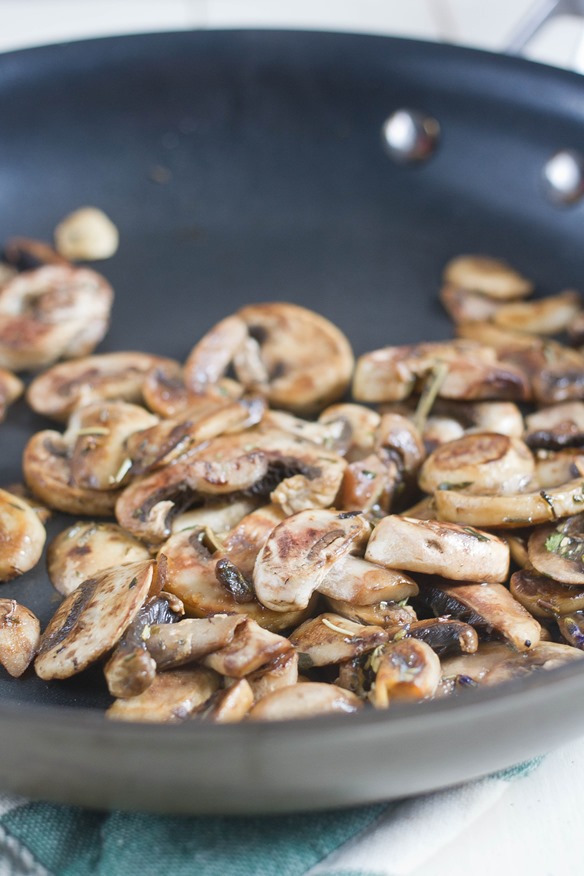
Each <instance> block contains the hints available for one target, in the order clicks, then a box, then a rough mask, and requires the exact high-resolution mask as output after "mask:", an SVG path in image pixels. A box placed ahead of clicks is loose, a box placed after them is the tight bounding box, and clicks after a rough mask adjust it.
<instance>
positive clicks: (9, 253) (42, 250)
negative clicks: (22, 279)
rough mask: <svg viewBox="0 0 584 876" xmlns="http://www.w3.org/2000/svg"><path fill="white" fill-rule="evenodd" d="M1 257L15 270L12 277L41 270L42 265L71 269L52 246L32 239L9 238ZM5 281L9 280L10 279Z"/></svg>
mask: <svg viewBox="0 0 584 876" xmlns="http://www.w3.org/2000/svg"><path fill="white" fill-rule="evenodd" d="M2 255H3V258H4V259H5V261H6V262H8V263H9V264H10V265H13V266H14V268H15V270H14V272H13V274H12V276H15V275H16V274H17V273H18V272H20V271H30V270H32V269H33V268H42V267H43V266H44V265H65V266H66V267H71V262H70V261H69V260H68V259H66V258H64V257H63V256H62V255H60V254H59V253H58V252H57V251H56V250H55V249H53V247H52V246H49V244H48V243H45V242H44V241H42V240H35V239H34V238H32V237H10V238H9V239H8V240H7V241H6V244H5V245H4V252H3V254H2ZM6 279H11V277H7V278H6ZM3 282H6V280H4V281H3Z"/></svg>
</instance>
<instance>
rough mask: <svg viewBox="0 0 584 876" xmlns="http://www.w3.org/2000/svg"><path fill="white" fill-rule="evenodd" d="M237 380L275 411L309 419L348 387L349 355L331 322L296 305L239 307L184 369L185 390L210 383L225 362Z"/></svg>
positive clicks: (199, 346) (222, 370)
mask: <svg viewBox="0 0 584 876" xmlns="http://www.w3.org/2000/svg"><path fill="white" fill-rule="evenodd" d="M231 362H232V363H233V366H234V369H235V373H236V376H237V378H238V379H239V380H240V381H241V382H242V383H243V384H244V385H245V386H246V388H248V389H251V390H252V391H254V392H257V391H259V392H262V393H264V394H265V395H266V397H267V398H268V400H269V402H270V404H271V405H273V406H274V407H276V408H283V409H284V410H289V411H293V412H294V413H298V414H311V413H315V412H317V411H319V410H322V408H323V407H325V406H326V405H327V404H330V403H331V402H334V401H336V400H337V399H338V398H340V397H341V396H342V395H343V393H344V392H345V390H346V389H347V387H348V385H349V381H350V379H351V373H352V370H353V353H352V351H351V347H350V344H349V342H348V340H347V338H346V337H345V335H344V334H343V333H342V332H341V331H340V330H339V329H338V328H337V327H336V326H335V325H333V324H332V323H331V322H329V321H328V320H327V319H325V318H324V317H323V316H320V315H319V314H318V313H314V312H313V311H311V310H307V309H306V308H304V307H299V306H298V305H296V304H289V303H284V302H274V303H268V304H255V305H250V306H248V307H243V308H242V309H241V310H239V311H238V312H237V313H236V314H235V315H233V316H230V317H227V318H226V319H224V320H222V322H220V323H219V324H218V325H216V326H215V327H214V328H212V329H211V331H210V332H209V333H208V334H207V335H205V337H204V338H203V339H202V340H201V341H199V343H198V344H196V346H195V347H194V348H193V350H192V351H191V353H190V355H189V357H188V359H187V362H186V365H185V382H186V384H187V386H188V387H189V388H190V389H193V390H196V389H197V388H198V387H200V386H201V385H204V384H207V383H215V382H216V381H217V380H218V379H219V378H221V377H222V376H223V375H224V373H225V371H226V370H227V367H228V366H229V364H230V363H231Z"/></svg>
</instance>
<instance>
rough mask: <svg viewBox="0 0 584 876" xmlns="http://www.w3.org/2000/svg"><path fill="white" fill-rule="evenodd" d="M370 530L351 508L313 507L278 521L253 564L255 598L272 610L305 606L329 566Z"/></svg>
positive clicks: (363, 539)
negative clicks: (344, 510) (339, 509)
mask: <svg viewBox="0 0 584 876" xmlns="http://www.w3.org/2000/svg"><path fill="white" fill-rule="evenodd" d="M369 533H370V525H369V523H368V522H367V520H366V519H365V518H364V517H363V516H362V515H361V514H355V513H353V512H338V511H335V510H333V509H315V510H311V511H300V512H299V513H298V514H294V515H292V516H291V517H288V518H287V519H286V520H283V521H282V523H279V524H278V525H277V526H276V527H275V529H273V530H272V532H271V533H270V535H269V536H268V539H267V541H266V543H265V544H264V546H263V547H262V549H261V550H260V552H259V554H258V556H257V559H256V562H255V568H254V573H253V582H254V587H255V592H256V596H257V598H258V600H259V601H260V602H261V603H262V605H265V606H266V607H267V608H271V609H273V610H274V611H290V610H291V609H303V608H306V606H307V605H308V603H309V602H310V598H311V596H312V594H313V593H314V591H315V590H318V588H319V585H320V584H321V582H322V581H323V579H324V578H325V576H326V574H327V573H328V572H329V570H330V569H331V567H332V566H333V564H334V563H335V562H337V561H338V560H341V559H342V558H343V557H345V556H346V555H347V554H349V553H350V552H351V551H357V550H359V549H360V548H363V547H364V545H365V542H366V540H367V538H368V536H369Z"/></svg>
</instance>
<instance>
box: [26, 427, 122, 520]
mask: <svg viewBox="0 0 584 876" xmlns="http://www.w3.org/2000/svg"><path fill="white" fill-rule="evenodd" d="M22 466H23V473H24V479H25V481H26V484H27V486H28V488H29V489H30V491H31V492H32V493H33V494H34V495H35V496H38V498H39V499H40V500H41V501H42V502H44V503H45V505H48V506H49V508H55V509H56V510H57V511H64V512H65V514H72V515H75V516H77V515H79V514H80V515H82V516H83V515H85V516H90V517H93V516H95V517H110V516H111V515H112V514H113V512H114V508H115V504H116V499H117V497H118V495H119V492H118V491H116V490H88V489H84V488H83V487H78V486H77V485H76V484H75V483H73V478H72V475H71V459H70V448H69V446H68V444H67V443H66V442H65V440H64V438H63V436H62V435H61V434H60V432H53V431H52V430H48V429H47V430H46V431H44V432H37V433H36V434H35V435H33V436H32V438H30V440H29V441H28V444H27V445H26V447H25V449H24V455H23V459H22Z"/></svg>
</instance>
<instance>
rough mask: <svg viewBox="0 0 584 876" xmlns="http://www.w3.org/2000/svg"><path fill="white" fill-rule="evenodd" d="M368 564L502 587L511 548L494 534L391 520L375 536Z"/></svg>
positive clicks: (396, 517) (434, 522) (430, 522)
mask: <svg viewBox="0 0 584 876" xmlns="http://www.w3.org/2000/svg"><path fill="white" fill-rule="evenodd" d="M365 559H366V560H369V561H370V562H372V563H379V565H380V566H386V567H387V568H388V569H405V570H406V571H408V572H425V573H427V574H430V575H432V574H436V575H443V576H444V577H446V578H452V579H453V580H455V581H486V582H490V583H495V582H499V581H504V580H505V578H506V577H507V572H508V570H509V548H508V546H507V545H506V544H505V542H503V541H501V539H500V538H497V537H496V536H495V535H491V533H487V532H480V531H479V530H477V529H474V528H473V527H471V526H458V525H456V524H453V523H443V522H442V521H437V520H415V519H414V518H412V517H400V516H399V515H397V514H393V515H391V516H390V517H384V518H383V519H382V520H380V521H379V523H378V525H377V526H376V527H375V529H374V530H373V533H372V535H371V538H370V539H369V544H368V546H367V550H366V551H365Z"/></svg>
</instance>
